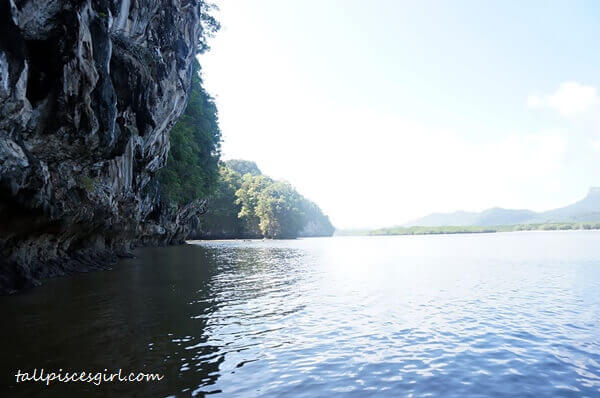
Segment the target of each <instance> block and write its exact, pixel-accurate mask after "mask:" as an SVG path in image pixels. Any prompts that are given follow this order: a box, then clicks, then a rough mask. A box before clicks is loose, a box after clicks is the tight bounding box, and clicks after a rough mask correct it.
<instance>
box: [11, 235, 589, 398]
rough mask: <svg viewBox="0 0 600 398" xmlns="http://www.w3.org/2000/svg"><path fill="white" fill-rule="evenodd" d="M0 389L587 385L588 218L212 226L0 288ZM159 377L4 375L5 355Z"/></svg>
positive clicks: (266, 392) (452, 392) (475, 391)
mask: <svg viewBox="0 0 600 398" xmlns="http://www.w3.org/2000/svg"><path fill="white" fill-rule="evenodd" d="M0 314H1V316H2V327H1V328H0V350H1V351H0V356H1V358H0V370H1V372H2V374H1V375H0V380H1V382H2V384H1V385H0V396H3V397H4V396H34V395H36V394H38V393H40V392H47V393H49V395H51V396H61V397H62V396H73V397H81V396H88V395H98V396H120V395H122V396H140V397H149V396H150V397H152V396H157V397H166V396H190V395H191V396H203V395H205V394H208V393H221V394H222V395H224V396H236V397H237V396H239V397H252V396H286V397H287V396H290V397H291V396H303V397H335V396H340V397H342V396H344V397H345V396H356V397H365V396H390V397H399V396H439V397H468V396H515V397H524V396H531V397H542V396H573V397H580V396H590V397H592V396H595V397H599V396H600V232H594V231H586V232H584V231H577V232H523V233H498V234H478V235H443V236H397V237H339V238H322V239H321V238H319V239H301V240H294V241H245V242H244V241H220V242H218V241H214V242H193V243H192V244H189V245H185V246H180V247H170V248H158V249H144V250H141V251H139V252H138V257H137V258H135V259H130V260H124V261H122V262H121V263H119V264H118V265H117V266H116V267H115V268H114V269H113V270H112V271H106V272H94V273H89V274H79V275H75V276H73V277H69V278H59V279H54V280H49V281H46V282H45V283H44V285H43V286H42V287H41V288H37V289H34V290H31V291H28V292H25V293H23V294H20V295H17V296H11V297H0ZM33 368H38V371H39V370H40V369H41V368H44V369H45V371H46V372H49V371H54V372H58V371H59V369H62V371H63V372H66V371H78V372H80V371H87V372H98V371H104V369H106V373H108V374H110V373H113V372H117V371H118V369H119V368H121V369H122V372H123V373H125V372H127V373H129V372H136V374H137V373H138V372H149V373H160V374H162V375H164V379H163V380H162V381H160V382H147V383H146V382H141V383H135V382H128V383H118V382H113V383H108V382H107V383H102V384H101V385H100V386H98V387H96V386H94V385H93V384H90V383H81V382H80V383H68V384H66V383H58V382H54V383H52V384H50V386H49V387H47V386H46V385H41V384H40V383H34V382H28V383H19V384H15V377H14V374H15V373H16V372H17V370H19V369H20V370H21V371H22V372H25V371H29V372H32V371H33Z"/></svg>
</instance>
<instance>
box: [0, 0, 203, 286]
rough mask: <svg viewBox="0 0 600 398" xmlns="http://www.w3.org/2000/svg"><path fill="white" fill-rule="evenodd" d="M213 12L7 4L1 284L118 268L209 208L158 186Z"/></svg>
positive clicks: (0, 72)
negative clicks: (176, 209) (162, 192)
mask: <svg viewBox="0 0 600 398" xmlns="http://www.w3.org/2000/svg"><path fill="white" fill-rule="evenodd" d="M199 13H200V9H199V6H198V5H197V2H196V1H193V0H134V1H130V0H121V1H119V0H80V1H70V0H0V256H1V260H0V293H10V292H12V291H15V290H17V289H19V288H22V287H26V286H30V285H35V284H37V283H38V280H39V279H41V278H44V277H49V276H54V275H61V274H65V273H69V272H72V271H85V270H88V269H93V268H97V267H103V266H106V264H110V263H111V262H112V261H114V260H115V258H116V255H122V254H126V253H128V252H129V251H130V249H131V248H132V246H133V245H135V244H136V243H137V242H139V241H140V237H141V241H142V242H143V243H152V244H161V243H172V242H177V241H181V240H182V238H181V236H182V235H183V234H184V233H185V228H183V227H182V226H181V223H182V222H184V221H187V220H189V219H193V218H194V216H195V215H194V214H192V213H194V209H196V210H198V209H199V208H198V206H196V207H194V206H191V208H189V209H187V210H186V211H184V212H183V213H182V214H173V213H172V212H171V213H169V212H168V211H167V210H165V209H164V206H162V205H161V204H160V199H159V196H158V194H157V192H156V190H155V189H148V187H149V186H152V185H153V184H152V183H151V182H152V181H153V179H154V175H155V173H156V171H157V170H158V169H159V168H160V167H162V166H163V165H164V164H165V162H166V157H167V153H168V148H169V143H168V133H169V130H170V129H171V127H172V125H173V124H174V123H175V121H176V120H177V118H178V117H179V116H180V114H181V113H182V112H183V110H184V109H185V105H186V102H187V94H188V90H189V85H190V81H191V73H192V69H191V61H192V59H193V56H194V55H195V53H196V45H197V40H198V37H199V35H200V34H201V29H202V28H201V23H200V14H199ZM186 217H187V218H186ZM165 220H172V222H171V223H167V224H168V225H161V222H165ZM153 228H154V229H153ZM160 228H162V230H161V229H160ZM156 230H158V232H160V233H158V234H153V232H152V231H156Z"/></svg>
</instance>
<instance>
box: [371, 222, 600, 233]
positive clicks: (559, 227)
mask: <svg viewBox="0 0 600 398" xmlns="http://www.w3.org/2000/svg"><path fill="white" fill-rule="evenodd" d="M578 229H586V230H590V229H600V223H548V224H517V225H498V226H493V227H478V226H461V227H455V226H443V227H418V226H416V227H394V228H381V229H377V230H374V231H368V232H366V233H363V234H364V235H436V234H472V233H492V232H516V231H566V230H578Z"/></svg>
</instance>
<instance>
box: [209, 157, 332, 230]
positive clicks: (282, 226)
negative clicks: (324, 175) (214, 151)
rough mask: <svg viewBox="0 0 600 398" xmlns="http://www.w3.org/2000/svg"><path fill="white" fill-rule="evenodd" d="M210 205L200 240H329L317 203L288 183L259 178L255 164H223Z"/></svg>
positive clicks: (327, 219)
mask: <svg viewBox="0 0 600 398" xmlns="http://www.w3.org/2000/svg"><path fill="white" fill-rule="evenodd" d="M234 168H236V169H237V170H235V169H234ZM238 170H239V171H238ZM240 172H243V173H244V174H243V175H242V174H241V173H240ZM208 203H209V205H208V210H207V213H206V214H205V215H204V216H203V217H202V219H201V220H200V223H201V227H200V229H201V230H200V232H199V234H198V237H200V238H202V237H205V238H261V237H265V238H273V239H286V238H296V237H298V236H330V235H332V234H333V231H334V228H333V226H332V225H331V222H330V221H329V218H328V217H327V216H326V215H324V214H323V212H322V211H321V209H319V207H318V206H317V205H316V204H315V203H313V202H311V201H309V200H308V199H306V198H304V197H303V196H302V195H301V194H300V193H298V192H297V191H296V190H295V189H294V187H292V186H291V185H290V184H289V183H287V182H284V181H276V180H273V179H272V178H270V177H267V176H265V175H262V174H260V170H259V169H258V167H257V166H256V164H255V163H254V162H248V161H241V160H236V161H227V162H225V163H221V165H220V166H219V182H218V188H217V189H216V191H215V193H214V194H213V195H212V196H211V197H210V198H209V202H208Z"/></svg>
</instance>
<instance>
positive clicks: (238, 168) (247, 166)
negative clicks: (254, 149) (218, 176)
mask: <svg viewBox="0 0 600 398" xmlns="http://www.w3.org/2000/svg"><path fill="white" fill-rule="evenodd" d="M225 164H226V165H227V167H229V168H230V169H232V170H233V171H235V172H237V173H239V174H240V175H242V176H243V175H244V174H252V175H253V176H259V175H262V172H261V171H260V169H259V168H258V166H257V165H256V163H254V162H252V161H250V160H241V159H231V160H227V161H225Z"/></svg>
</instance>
